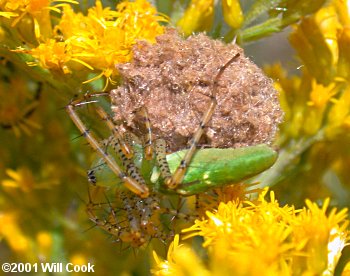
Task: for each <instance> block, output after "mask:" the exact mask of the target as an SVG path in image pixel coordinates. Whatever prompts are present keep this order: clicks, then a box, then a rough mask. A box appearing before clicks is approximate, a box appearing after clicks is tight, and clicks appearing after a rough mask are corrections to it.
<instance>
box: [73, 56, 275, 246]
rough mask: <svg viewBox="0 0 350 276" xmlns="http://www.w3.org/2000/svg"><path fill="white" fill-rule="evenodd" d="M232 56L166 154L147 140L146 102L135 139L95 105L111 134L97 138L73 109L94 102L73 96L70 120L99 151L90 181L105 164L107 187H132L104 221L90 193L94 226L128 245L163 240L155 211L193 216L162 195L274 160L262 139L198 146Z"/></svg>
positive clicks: (211, 183)
mask: <svg viewBox="0 0 350 276" xmlns="http://www.w3.org/2000/svg"><path fill="white" fill-rule="evenodd" d="M237 57H238V54H237V55H235V56H234V57H233V58H231V59H230V60H229V61H228V62H227V63H226V64H224V65H223V66H222V67H221V68H219V70H218V73H217V75H216V76H215V78H214V81H213V83H212V95H211V97H210V98H211V102H210V105H209V106H208V109H207V111H205V112H204V114H203V116H202V119H201V123H200V124H199V125H198V127H197V130H196V131H195V133H194V135H193V138H192V139H191V140H190V142H189V148H188V149H185V150H181V151H178V152H175V153H172V154H168V155H167V154H166V141H165V140H164V139H156V140H153V139H152V138H153V137H152V129H151V122H150V120H149V117H148V114H147V108H146V107H142V108H141V109H140V110H138V111H137V115H138V116H139V118H140V122H141V124H142V125H143V126H144V129H146V131H145V134H144V136H143V137H141V138H139V137H136V135H134V134H133V133H125V134H123V135H122V134H120V133H119V131H118V126H117V125H115V124H114V122H113V121H112V119H111V118H110V116H109V115H108V114H107V113H106V112H105V111H104V110H103V109H102V108H101V107H99V106H97V107H96V111H97V114H98V115H99V116H100V117H101V118H102V120H103V121H105V122H106V124H107V126H108V128H109V130H110V132H111V133H112V135H111V136H110V137H109V138H108V139H106V140H103V141H102V142H98V140H97V139H96V138H95V137H94V135H93V133H90V131H89V130H88V129H87V127H85V125H84V123H83V122H82V120H81V119H80V117H79V116H78V114H77V112H76V111H75V109H76V108H77V107H79V106H81V105H84V104H86V103H88V102H95V101H86V99H87V98H86V97H85V99H84V101H81V100H77V101H73V102H71V103H70V104H69V105H68V106H67V107H66V110H67V112H68V114H69V116H70V117H71V119H72V121H73V122H74V124H75V125H76V126H77V128H78V129H79V130H80V132H81V133H82V135H83V136H84V137H85V138H86V140H87V141H88V143H89V144H90V145H91V147H92V148H93V149H94V150H95V151H96V152H97V153H98V155H99V156H100V159H99V164H98V165H97V166H95V168H93V169H92V170H90V171H89V172H88V177H89V181H90V182H92V183H93V184H97V178H96V174H97V173H98V168H99V167H100V165H107V167H108V168H109V171H108V170H104V172H103V174H108V173H111V174H112V176H114V179H115V181H113V183H109V184H107V186H113V185H115V186H116V185H117V183H118V182H121V183H123V184H124V186H125V187H126V188H127V189H129V190H130V191H131V192H127V191H125V192H120V194H119V197H120V199H119V200H120V201H121V205H124V207H118V208H119V209H118V210H119V211H120V212H121V213H122V214H121V215H120V213H119V214H117V211H116V209H114V208H113V207H112V206H111V204H110V211H109V216H108V218H105V219H103V220H101V219H99V218H98V215H97V214H96V213H95V211H97V210H98V209H101V208H100V207H101V206H100V205H99V204H95V203H93V202H92V200H91V198H89V203H88V206H87V213H88V216H89V217H90V219H91V220H92V221H93V222H94V223H95V225H97V226H99V227H100V228H102V229H104V230H105V231H107V232H108V233H110V234H111V235H113V236H115V237H116V238H117V240H118V241H123V242H127V243H130V244H131V246H133V247H139V246H141V245H143V244H144V243H145V242H146V241H147V240H150V239H151V238H158V239H161V240H163V241H164V240H165V237H164V236H166V234H164V231H163V230H164V229H161V227H162V226H161V224H156V223H154V221H153V220H152V217H153V216H154V214H157V215H159V216H160V215H161V214H169V215H171V216H173V217H176V218H185V219H186V218H188V217H189V216H192V215H189V214H183V213H182V212H180V210H178V209H176V208H166V207H163V206H162V204H161V200H162V199H163V198H164V196H165V195H167V194H175V195H176V194H177V195H180V199H181V198H182V197H183V196H190V195H198V194H201V193H204V192H206V191H208V190H210V189H214V188H219V187H222V186H225V185H230V184H233V183H237V182H240V181H242V180H244V179H246V178H249V177H251V176H254V175H257V174H258V173H260V172H262V171H264V170H266V169H268V168H269V167H271V166H272V165H273V164H274V162H275V160H276V158H277V153H276V152H275V151H274V150H273V149H272V148H270V147H268V146H267V145H264V144H261V145H257V146H250V147H244V148H238V149H231V148H229V149H216V148H208V149H198V150H197V146H198V143H199V141H200V138H201V136H202V134H203V132H204V129H205V127H206V126H207V124H208V122H209V121H210V119H211V116H212V114H213V112H214V110H215V107H216V105H217V102H216V89H217V83H218V81H219V79H220V76H221V75H222V73H223V72H224V70H225V69H226V68H227V67H228V66H230V64H231V63H232V62H234V60H235V59H236V58H237ZM108 95H109V93H98V94H92V95H88V96H87V97H88V98H92V97H99V96H108ZM96 207H97V208H96ZM163 228H164V227H163ZM168 238H169V237H168Z"/></svg>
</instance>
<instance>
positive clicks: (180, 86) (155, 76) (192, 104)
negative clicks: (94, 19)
mask: <svg viewBox="0 0 350 276" xmlns="http://www.w3.org/2000/svg"><path fill="white" fill-rule="evenodd" d="M133 50H134V57H133V61H132V62H130V63H126V64H122V65H119V66H118V69H119V71H120V74H121V76H122V77H123V80H124V82H123V85H122V86H120V87H118V88H117V89H114V90H112V92H111V98H112V104H113V105H112V109H113V112H114V119H115V120H116V121H118V122H123V123H124V126H125V128H124V129H129V130H130V129H131V130H132V131H133V132H136V133H138V132H140V131H141V129H142V127H141V126H140V122H139V120H138V117H137V116H136V115H135V111H136V110H137V109H138V108H140V107H141V106H146V108H147V110H148V113H149V117H150V120H151V124H152V131H153V134H154V135H155V137H162V138H164V139H165V140H166V141H167V143H168V145H169V147H170V149H171V150H173V151H175V150H178V149H182V148H185V147H186V146H187V143H188V141H189V139H190V138H191V137H192V135H193V133H194V131H195V130H196V128H197V127H198V125H199V123H200V120H201V117H202V114H203V112H204V111H205V110H206V109H207V108H208V106H209V103H210V98H209V97H208V96H209V95H211V91H212V89H213V80H214V78H215V76H216V75H217V72H218V69H219V68H220V67H221V66H223V65H224V64H225V63H226V62H227V61H228V60H229V59H231V58H232V57H233V56H234V55H236V54H237V53H239V54H240V56H239V57H238V58H237V59H236V60H235V61H234V62H233V63H232V64H231V65H230V66H229V67H228V68H227V69H225V71H224V73H223V74H222V76H221V78H220V79H219V83H218V89H217V94H216V98H217V101H218V105H217V107H216V110H215V113H214V115H213V117H212V119H211V121H210V122H209V125H208V126H207V128H206V131H205V135H204V137H203V139H202V141H201V142H202V144H203V145H207V146H210V147H218V148H228V147H241V146H247V145H255V144H260V143H267V144H270V143H271V141H272V140H273V138H274V136H275V134H276V131H277V127H278V124H279V123H280V122H281V120H282V117H283V112H282V111H281V109H280V105H279V101H278V98H277V92H276V90H275V89H274V88H273V84H272V80H271V79H269V78H268V77H266V76H265V75H264V73H263V72H262V70H261V69H260V68H258V67H257V66H256V65H255V64H254V63H253V62H252V61H250V60H249V59H248V58H246V57H245V56H244V53H243V50H242V49H241V48H240V47H239V46H237V45H235V44H224V43H223V42H221V41H219V40H213V39H211V38H209V37H208V36H206V35H205V34H198V35H193V36H191V37H189V38H187V39H184V38H182V37H181V36H180V35H179V34H178V33H177V32H176V30H173V29H169V30H168V31H167V32H166V33H165V34H164V35H161V36H159V37H157V43H155V44H150V43H148V42H145V41H139V42H138V43H137V44H136V45H135V46H134V49H133Z"/></svg>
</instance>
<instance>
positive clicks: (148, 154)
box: [136, 106, 153, 160]
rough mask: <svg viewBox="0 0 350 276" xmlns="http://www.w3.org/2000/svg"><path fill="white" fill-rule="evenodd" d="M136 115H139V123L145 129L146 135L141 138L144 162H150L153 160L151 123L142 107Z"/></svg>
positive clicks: (144, 108)
mask: <svg viewBox="0 0 350 276" xmlns="http://www.w3.org/2000/svg"><path fill="white" fill-rule="evenodd" d="M136 113H137V115H139V117H140V120H141V122H142V123H143V124H144V126H145V128H146V134H145V135H144V137H143V146H144V153H145V158H146V160H152V158H153V140H152V128H151V122H150V119H149V116H148V112H147V109H146V107H145V106H142V107H141V108H140V109H139V110H137V112H136Z"/></svg>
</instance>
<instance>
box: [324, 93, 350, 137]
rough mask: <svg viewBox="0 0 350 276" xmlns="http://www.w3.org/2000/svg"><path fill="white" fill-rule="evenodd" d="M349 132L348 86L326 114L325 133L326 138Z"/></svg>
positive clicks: (349, 103) (349, 98)
mask: <svg viewBox="0 0 350 276" xmlns="http://www.w3.org/2000/svg"><path fill="white" fill-rule="evenodd" d="M349 130H350V86H347V87H346V89H344V91H343V92H342V94H341V95H340V97H339V98H338V99H336V100H334V104H333V106H332V107H331V109H330V111H329V113H328V122H327V125H326V129H325V133H326V136H327V137H328V138H333V139H334V138H335V137H339V136H340V135H344V134H345V135H346V134H347V133H349Z"/></svg>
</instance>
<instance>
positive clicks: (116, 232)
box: [86, 190, 122, 240]
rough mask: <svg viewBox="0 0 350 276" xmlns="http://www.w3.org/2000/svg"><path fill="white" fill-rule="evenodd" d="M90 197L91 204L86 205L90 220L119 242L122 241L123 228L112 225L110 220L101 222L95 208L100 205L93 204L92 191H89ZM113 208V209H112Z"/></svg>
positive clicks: (115, 224)
mask: <svg viewBox="0 0 350 276" xmlns="http://www.w3.org/2000/svg"><path fill="white" fill-rule="evenodd" d="M88 195H89V202H88V204H87V205H86V213H87V215H88V217H89V218H90V220H91V221H92V222H93V223H95V225H97V226H98V227H100V228H101V229H103V230H105V231H106V232H108V233H110V234H111V235H113V236H115V237H116V238H117V239H118V240H119V239H120V235H121V234H122V227H121V226H119V225H118V224H117V223H111V222H109V221H108V220H101V219H99V218H98V217H97V216H96V215H95V213H94V208H95V206H97V205H99V204H96V203H93V201H92V199H91V194H90V190H88ZM111 208H112V207H111Z"/></svg>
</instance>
